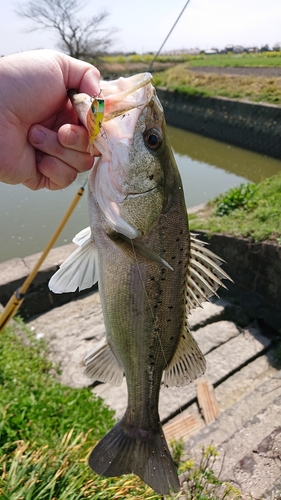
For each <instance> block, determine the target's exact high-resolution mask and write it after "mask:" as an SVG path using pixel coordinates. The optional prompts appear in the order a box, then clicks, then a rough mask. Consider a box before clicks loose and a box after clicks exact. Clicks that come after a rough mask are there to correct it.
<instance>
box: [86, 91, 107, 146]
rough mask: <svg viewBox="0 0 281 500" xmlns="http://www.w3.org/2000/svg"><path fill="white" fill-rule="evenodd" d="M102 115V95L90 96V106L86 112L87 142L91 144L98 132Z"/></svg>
mask: <svg viewBox="0 0 281 500" xmlns="http://www.w3.org/2000/svg"><path fill="white" fill-rule="evenodd" d="M103 117H104V99H103V98H102V97H95V96H94V97H92V98H91V107H90V109H89V111H88V113H87V128H88V132H89V143H90V144H93V142H94V140H95V138H96V137H97V135H98V134H99V132H100V129H101V126H102V121H103Z"/></svg>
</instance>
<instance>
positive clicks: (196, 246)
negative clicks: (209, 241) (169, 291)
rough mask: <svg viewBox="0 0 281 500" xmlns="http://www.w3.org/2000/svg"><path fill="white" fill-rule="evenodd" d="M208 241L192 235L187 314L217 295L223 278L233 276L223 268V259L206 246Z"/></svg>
mask: <svg viewBox="0 0 281 500" xmlns="http://www.w3.org/2000/svg"><path fill="white" fill-rule="evenodd" d="M205 245H206V243H204V242H202V241H199V240H196V239H195V235H191V236H190V262H189V271H188V277H187V292H186V307H187V314H189V312H190V310H191V309H194V308H196V307H198V306H200V307H202V306H201V304H202V302H204V301H206V300H208V299H209V297H211V296H212V295H217V293H216V291H217V289H218V288H219V287H220V286H222V287H224V288H226V287H225V285H224V284H223V283H222V281H221V280H222V279H223V278H225V279H229V280H230V281H232V280H231V278H230V277H229V276H228V274H227V273H226V272H225V271H224V270H223V269H221V267H220V266H221V264H222V262H223V259H221V258H220V257H218V256H217V255H216V254H214V253H213V252H211V251H210V250H208V249H207V248H205Z"/></svg>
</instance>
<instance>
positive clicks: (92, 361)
mask: <svg viewBox="0 0 281 500" xmlns="http://www.w3.org/2000/svg"><path fill="white" fill-rule="evenodd" d="M84 362H85V365H86V369H85V375H88V377H90V378H92V379H94V380H99V381H100V382H108V383H110V384H112V385H121V384H122V380H123V376H124V370H123V368H122V366H121V365H120V364H119V362H118V360H117V359H116V357H115V355H114V354H113V352H112V350H111V349H110V347H109V345H108V343H107V340H106V339H103V340H101V342H99V344H98V345H97V346H96V347H95V348H94V349H93V350H92V351H91V352H90V353H89V354H88V355H87V356H86V357H85V358H84Z"/></svg>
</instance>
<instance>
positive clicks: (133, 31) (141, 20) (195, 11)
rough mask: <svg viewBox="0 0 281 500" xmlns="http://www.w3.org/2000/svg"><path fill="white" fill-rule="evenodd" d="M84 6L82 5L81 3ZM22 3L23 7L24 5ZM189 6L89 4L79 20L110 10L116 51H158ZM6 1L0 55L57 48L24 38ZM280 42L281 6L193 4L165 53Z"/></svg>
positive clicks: (131, 1)
mask: <svg viewBox="0 0 281 500" xmlns="http://www.w3.org/2000/svg"><path fill="white" fill-rule="evenodd" d="M82 1H83V0H81V3H82ZM22 3H24V2H22ZM185 3H186V0H141V1H139V0H104V1H103V2H94V1H93V0H89V2H88V4H87V6H86V7H85V8H84V9H83V11H81V12H80V14H79V16H82V17H87V16H88V17H89V16H91V15H93V14H95V13H99V12H101V11H102V10H107V11H108V12H109V14H110V16H109V17H108V21H107V25H108V27H113V26H114V27H116V28H118V29H119V30H120V31H119V33H117V35H116V38H117V41H116V43H115V45H114V46H112V50H118V51H123V52H126V51H132V52H133V51H135V52H138V53H143V52H148V51H157V50H158V49H159V48H160V46H161V44H162V42H163V41H164V39H165V37H166V35H167V34H168V32H169V30H170V29H171V27H172V25H173V23H174V22H175V21H176V19H177V17H178V15H179V13H180V12H181V10H182V9H183V7H184V5H185ZM14 8H15V3H14V2H11V3H10V2H5V3H4V1H2V5H1V18H0V55H7V54H12V53H15V52H21V51H24V50H31V49H36V48H51V49H53V48H56V40H57V39H56V34H55V32H54V31H45V30H40V31H35V32H33V33H24V32H23V30H24V29H25V28H28V27H29V26H31V23H30V22H29V21H28V20H27V19H20V18H19V17H18V16H17V15H16V14H15V12H14ZM280 42H281V0H266V1H264V0H190V3H189V4H188V6H187V8H186V10H185V11H184V14H183V15H182V17H181V19H180V21H179V22H178V24H177V25H176V27H175V29H174V31H173V33H172V34H171V36H170V38H169V39H168V41H167V43H166V44H165V46H164V48H163V51H165V50H174V49H182V48H189V49H190V48H194V47H199V48H200V49H210V48H212V47H217V48H220V49H221V48H223V47H224V46H225V45H227V44H234V45H243V46H253V45H255V46H258V47H261V46H262V45H264V44H266V43H268V44H269V46H272V45H274V44H275V43H280Z"/></svg>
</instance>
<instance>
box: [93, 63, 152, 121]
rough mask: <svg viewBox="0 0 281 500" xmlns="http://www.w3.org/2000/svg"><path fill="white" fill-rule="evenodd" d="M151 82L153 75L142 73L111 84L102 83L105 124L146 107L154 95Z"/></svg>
mask: <svg viewBox="0 0 281 500" xmlns="http://www.w3.org/2000/svg"><path fill="white" fill-rule="evenodd" d="M151 81H152V75H151V73H140V74H138V75H134V76H129V77H127V78H119V79H118V80H114V81H111V82H107V81H102V82H101V93H102V94H103V96H104V98H105V113H104V118H103V122H107V121H109V120H112V119H114V118H116V117H117V116H121V115H123V114H124V113H126V112H127V111H130V110H131V109H136V108H139V107H142V106H146V104H148V102H149V101H150V99H151V97H152V94H153V88H152V85H150V83H151ZM145 87H146V89H145ZM138 91H140V92H138Z"/></svg>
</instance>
